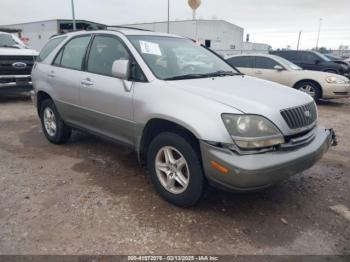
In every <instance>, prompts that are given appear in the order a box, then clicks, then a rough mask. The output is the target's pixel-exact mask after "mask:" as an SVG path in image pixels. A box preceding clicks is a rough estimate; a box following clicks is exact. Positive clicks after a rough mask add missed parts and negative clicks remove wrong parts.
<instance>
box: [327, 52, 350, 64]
mask: <svg viewBox="0 0 350 262" xmlns="http://www.w3.org/2000/svg"><path fill="white" fill-rule="evenodd" d="M325 56H327V57H328V58H329V59H330V60H331V61H333V62H334V63H337V64H341V65H345V66H350V61H346V60H345V59H343V58H341V57H339V56H336V55H333V54H325Z"/></svg>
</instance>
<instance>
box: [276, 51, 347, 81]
mask: <svg viewBox="0 0 350 262" xmlns="http://www.w3.org/2000/svg"><path fill="white" fill-rule="evenodd" d="M270 54H272V55H278V56H281V57H283V58H285V59H287V60H289V61H291V62H293V63H294V64H296V65H298V66H300V67H301V68H303V69H305V70H313V71H323V72H328V73H333V74H339V75H343V76H346V77H350V68H349V67H348V66H346V65H340V64H337V63H335V62H333V61H331V60H330V59H329V58H328V57H326V56H325V55H323V54H320V53H318V52H315V51H290V50H286V51H270Z"/></svg>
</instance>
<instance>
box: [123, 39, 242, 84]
mask: <svg viewBox="0 0 350 262" xmlns="http://www.w3.org/2000/svg"><path fill="white" fill-rule="evenodd" d="M128 38H129V40H130V41H131V43H132V44H133V45H134V47H135V48H136V49H137V50H138V52H139V53H140V54H141V56H142V58H143V59H144V60H145V62H146V64H147V65H148V66H149V68H150V69H151V71H152V72H153V74H154V75H155V76H156V77H157V78H159V79H163V80H175V79H191V78H199V77H206V76H207V77H209V76H216V74H217V75H220V76H224V75H233V74H238V73H239V72H238V71H236V70H235V69H233V68H232V67H231V66H230V65H228V64H227V63H226V62H224V61H223V60H221V59H220V58H219V57H217V56H216V55H215V54H213V53H211V52H210V51H209V50H207V49H205V48H204V47H201V46H199V45H197V44H196V43H194V42H192V41H191V40H189V39H183V38H176V37H162V36H129V37H128Z"/></svg>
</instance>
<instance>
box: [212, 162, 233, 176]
mask: <svg viewBox="0 0 350 262" xmlns="http://www.w3.org/2000/svg"><path fill="white" fill-rule="evenodd" d="M210 165H211V167H212V168H214V169H216V170H218V171H219V172H220V173H223V174H225V175H226V174H228V173H229V172H230V170H229V169H228V168H226V167H224V166H222V165H220V164H219V163H218V162H215V161H211V162H210Z"/></svg>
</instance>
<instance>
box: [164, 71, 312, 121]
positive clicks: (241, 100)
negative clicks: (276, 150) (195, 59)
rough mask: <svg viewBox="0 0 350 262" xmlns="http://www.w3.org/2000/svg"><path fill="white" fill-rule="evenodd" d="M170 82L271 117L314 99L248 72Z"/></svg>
mask: <svg viewBox="0 0 350 262" xmlns="http://www.w3.org/2000/svg"><path fill="white" fill-rule="evenodd" d="M167 83H168V84H169V85H170V86H173V87H177V88H180V89H182V90H184V91H186V92H190V93H193V94H196V95H199V96H202V97H206V98H207V99H211V100H214V101H216V102H219V103H222V104H225V105H227V106H230V107H233V108H235V109H237V110H239V111H241V112H243V113H247V114H258V115H265V116H271V117H273V115H275V114H276V113H278V115H279V111H280V110H282V109H286V108H291V107H295V106H299V105H304V104H307V103H310V102H312V101H313V100H312V98H311V97H310V96H308V95H306V94H304V93H302V92H300V91H297V90H294V89H292V88H290V87H286V86H283V85H280V84H277V83H273V82H270V81H265V80H261V79H257V78H254V77H249V76H246V75H244V76H226V77H215V78H202V79H191V80H181V81H167ZM194 103H195V102H194ZM223 113H224V112H223Z"/></svg>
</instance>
